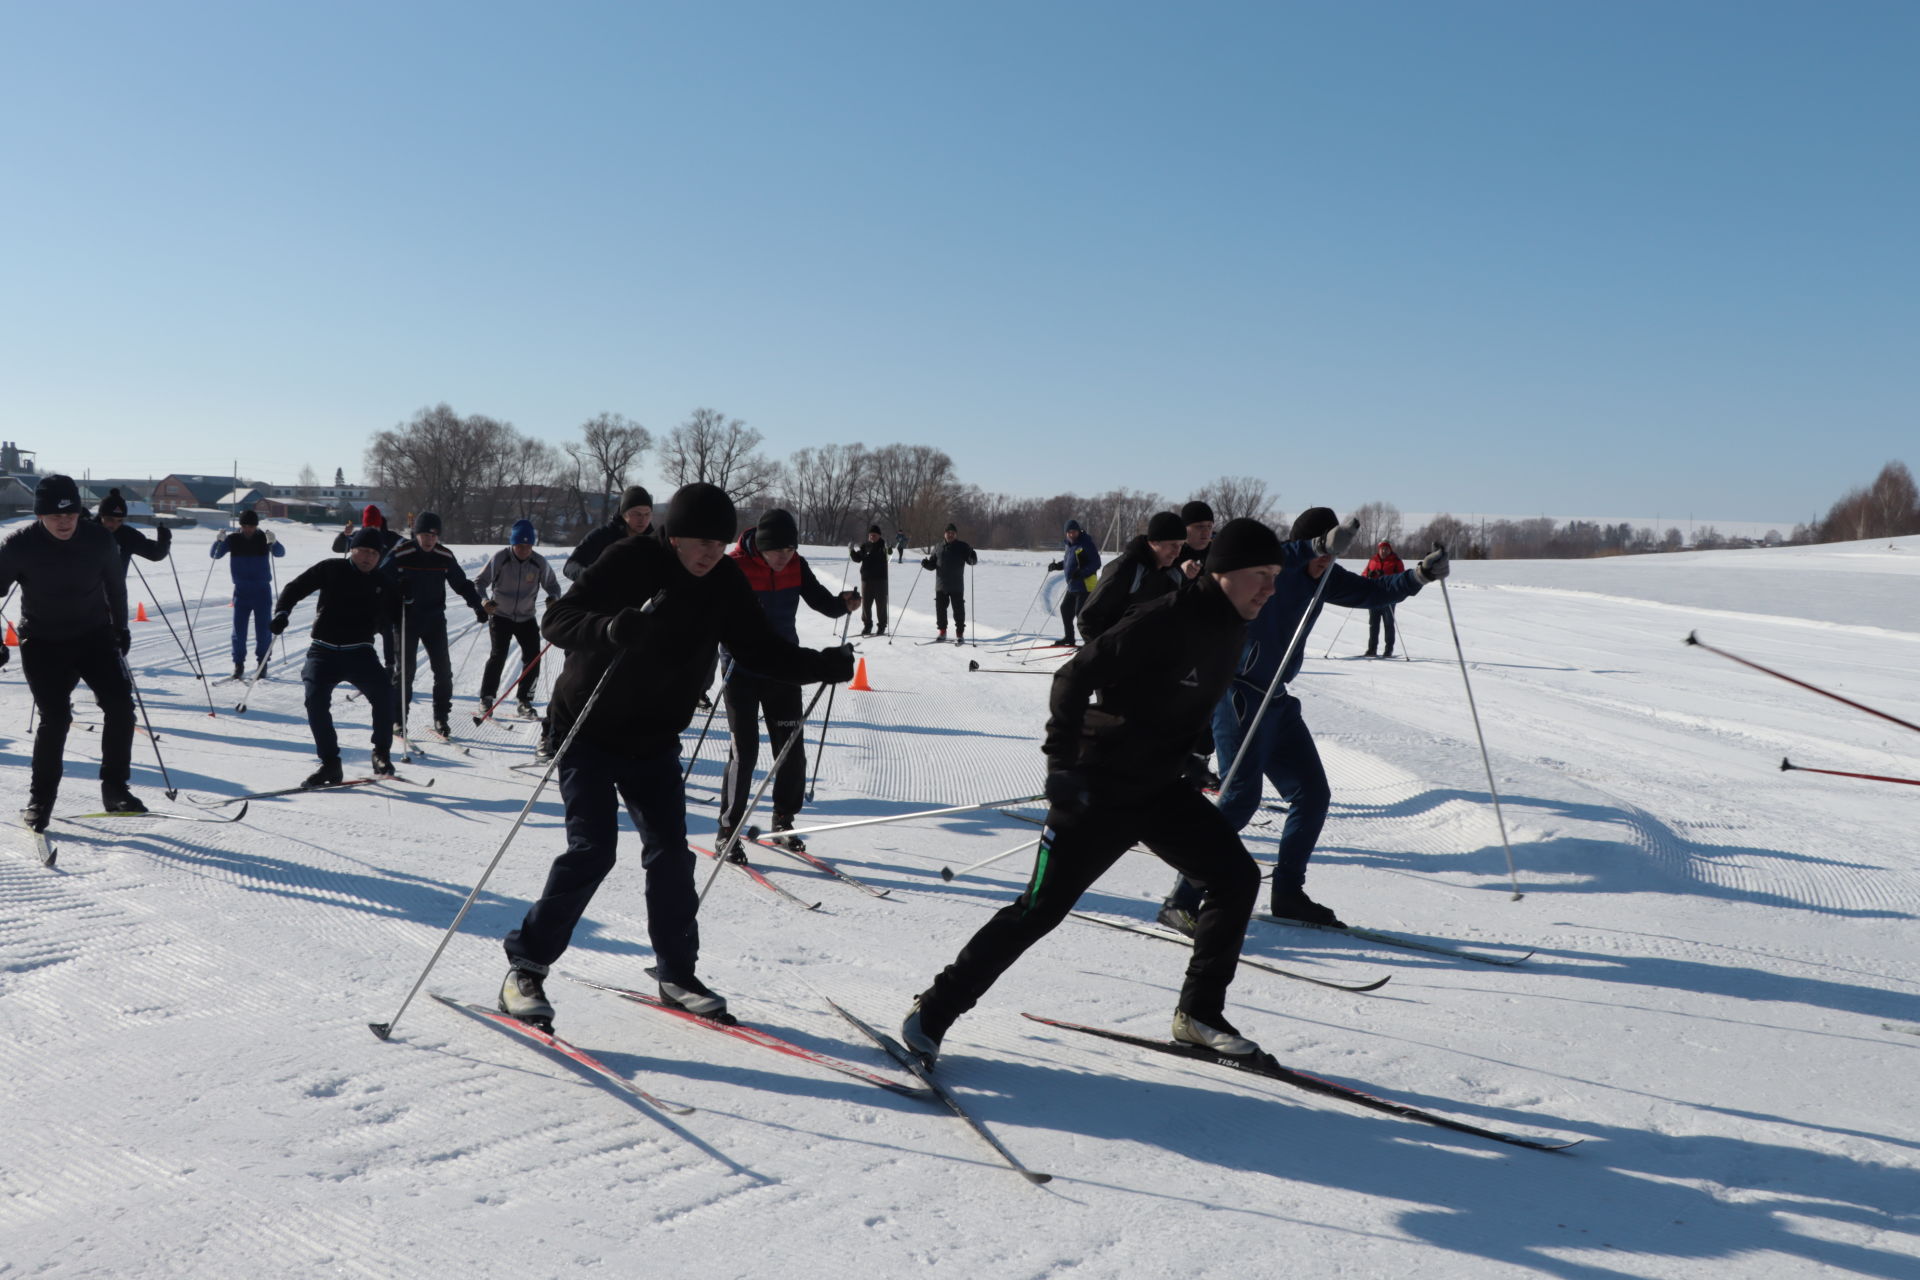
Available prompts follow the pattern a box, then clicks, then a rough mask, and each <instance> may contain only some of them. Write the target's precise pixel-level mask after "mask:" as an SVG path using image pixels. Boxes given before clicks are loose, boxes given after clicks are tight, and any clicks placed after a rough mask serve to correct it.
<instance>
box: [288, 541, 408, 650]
mask: <svg viewBox="0 0 1920 1280" xmlns="http://www.w3.org/2000/svg"><path fill="white" fill-rule="evenodd" d="M316 591H318V592H319V593H320V599H319V600H318V601H317V602H316V603H315V608H314V617H313V638H314V640H315V641H317V642H318V643H320V644H330V645H333V646H335V647H336V648H339V647H345V646H347V645H355V644H371V643H373V637H374V635H375V634H376V633H378V632H381V631H386V630H388V629H390V628H391V627H392V626H393V625H394V624H395V623H396V622H398V621H399V619H400V586H399V584H398V583H396V582H395V581H394V580H393V579H392V578H389V577H388V576H387V575H386V574H384V573H382V572H380V570H378V569H371V570H368V571H367V572H364V573H363V572H361V571H360V570H359V569H356V568H354V565H353V562H352V561H351V560H322V561H321V562H320V563H319V564H316V565H314V566H312V567H311V568H309V569H308V570H307V571H306V572H305V573H302V574H301V575H300V576H299V577H297V578H295V579H294V580H293V581H292V582H289V583H288V584H287V587H286V590H284V591H282V592H281V593H280V598H279V599H278V600H276V601H274V602H273V611H274V612H275V613H292V612H293V606H295V605H297V604H299V603H300V602H301V601H302V600H304V599H306V598H307V597H308V596H310V595H312V594H313V593H314V592H316Z"/></svg>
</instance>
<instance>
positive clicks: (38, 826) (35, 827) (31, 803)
mask: <svg viewBox="0 0 1920 1280" xmlns="http://www.w3.org/2000/svg"><path fill="white" fill-rule="evenodd" d="M20 821H21V822H23V823H25V824H26V827H27V830H29V831H45V830H46V829H47V824H48V823H49V822H52V821H53V801H52V799H51V798H49V799H46V800H33V799H29V800H28V801H27V807H26V808H24V809H22V810H21V811H20Z"/></svg>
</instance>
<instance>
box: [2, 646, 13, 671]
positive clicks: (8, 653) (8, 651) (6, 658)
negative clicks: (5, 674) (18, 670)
mask: <svg viewBox="0 0 1920 1280" xmlns="http://www.w3.org/2000/svg"><path fill="white" fill-rule="evenodd" d="M11 661H13V649H12V648H11V647H10V646H8V645H4V644H0V667H4V666H6V665H7V664H8V663H9V662H11Z"/></svg>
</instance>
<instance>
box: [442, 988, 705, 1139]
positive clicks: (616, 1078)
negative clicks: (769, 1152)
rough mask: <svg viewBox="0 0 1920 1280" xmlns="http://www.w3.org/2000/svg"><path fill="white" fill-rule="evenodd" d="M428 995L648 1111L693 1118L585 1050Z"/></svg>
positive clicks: (481, 1008)
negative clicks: (541, 1051)
mask: <svg viewBox="0 0 1920 1280" xmlns="http://www.w3.org/2000/svg"><path fill="white" fill-rule="evenodd" d="M428 994H429V995H431V996H432V997H433V998H434V999H435V1000H438V1001H439V1002H440V1003H441V1004H444V1005H446V1006H447V1007H448V1008H450V1009H458V1010H459V1011H460V1012H462V1013H464V1014H467V1015H469V1016H471V1017H475V1018H478V1019H480V1021H482V1022H490V1023H492V1024H493V1025H494V1026H496V1027H499V1028H500V1029H501V1030H502V1031H510V1032H512V1033H513V1034H514V1035H517V1036H521V1037H524V1038H525V1039H528V1040H531V1041H533V1043H535V1044H537V1045H539V1046H540V1047H541V1048H542V1049H546V1050H548V1051H549V1052H552V1053H557V1054H559V1055H560V1056H561V1057H563V1058H565V1059H567V1061H569V1062H572V1063H574V1064H576V1065H578V1066H581V1067H584V1068H586V1069H587V1070H588V1071H591V1072H593V1073H594V1074H595V1075H597V1076H599V1077H600V1078H601V1079H602V1080H605V1081H606V1082H607V1083H608V1084H611V1085H613V1086H615V1087H616V1088H619V1089H623V1090H625V1091H626V1092H628V1093H630V1094H632V1095H633V1096H634V1097H636V1098H638V1099H640V1101H642V1102H644V1103H646V1104H647V1105H648V1106H650V1107H655V1108H658V1109H659V1110H661V1111H667V1112H671V1113H672V1114H674V1115H676V1116H688V1115H692V1114H693V1108H692V1107H688V1106H682V1105H681V1104H679V1103H677V1102H664V1101H662V1100H661V1099H659V1098H656V1097H654V1096H653V1095H652V1094H650V1093H648V1092H647V1091H646V1090H645V1089H642V1088H641V1087H640V1086H639V1085H637V1084H635V1083H634V1082H633V1081H631V1080H629V1079H627V1078H626V1077H625V1076H623V1075H621V1074H620V1073H619V1072H618V1071H615V1070H614V1069H613V1068H612V1067H610V1066H608V1065H607V1064H606V1063H604V1062H602V1061H600V1059H598V1058H596V1057H594V1056H593V1055H592V1054H590V1053H588V1052H587V1051H586V1050H585V1049H582V1048H580V1047H579V1046H578V1045H574V1044H569V1043H567V1042H566V1041H565V1040H562V1039H561V1038H560V1037H559V1036H556V1035H554V1034H553V1033H552V1032H551V1031H542V1030H541V1029H540V1028H539V1027H536V1026H534V1025H533V1024H532V1023H530V1022H522V1021H520V1019H518V1018H511V1017H508V1016H507V1015H506V1014H504V1013H501V1012H500V1011H499V1010H498V1009H489V1008H487V1007H486V1006H485V1005H481V1004H468V1003H467V1002H466V1001H464V1000H455V999H453V998H452V997H451V996H443V995H441V994H440V993H439V992H438V991H432V992H429V993H428Z"/></svg>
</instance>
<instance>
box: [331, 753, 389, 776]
mask: <svg viewBox="0 0 1920 1280" xmlns="http://www.w3.org/2000/svg"><path fill="white" fill-rule="evenodd" d="M334 767H335V768H336V769H337V768H339V766H338V765H335V766H334ZM373 773H374V776H375V777H377V778H391V777H392V776H393V757H392V756H390V755H388V754H387V753H386V752H384V751H381V750H378V749H376V750H375V751H374V753H373Z"/></svg>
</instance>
